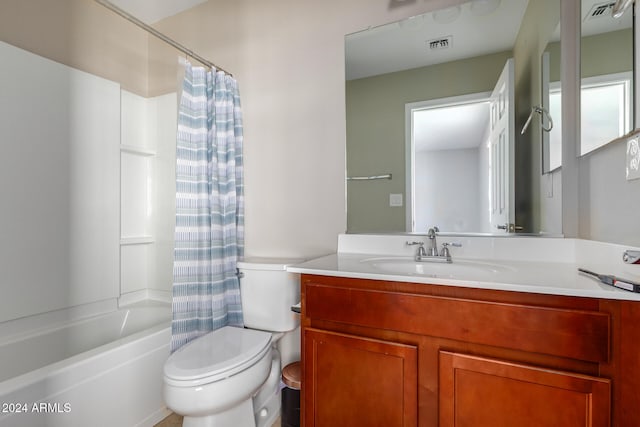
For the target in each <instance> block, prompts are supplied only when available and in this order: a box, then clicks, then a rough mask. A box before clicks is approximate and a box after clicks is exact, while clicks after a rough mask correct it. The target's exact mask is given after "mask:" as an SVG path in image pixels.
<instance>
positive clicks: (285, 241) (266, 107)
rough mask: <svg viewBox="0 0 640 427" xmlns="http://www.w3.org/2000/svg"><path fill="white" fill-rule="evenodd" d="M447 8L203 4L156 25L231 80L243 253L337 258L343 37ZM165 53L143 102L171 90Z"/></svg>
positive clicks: (362, 0)
mask: <svg viewBox="0 0 640 427" xmlns="http://www.w3.org/2000/svg"><path fill="white" fill-rule="evenodd" d="M392 3H393V4H398V5H401V6H399V7H391V6H390V5H391V4H392ZM405 3H406V4H405ZM452 3H456V1H455V0H454V1H452V0H430V1H425V2H409V1H407V2H390V1H389V0H349V1H339V0H328V1H314V2H308V1H298V0H273V1H268V2H264V1H252V0H236V1H232V2H213V1H209V2H206V3H204V4H202V5H200V6H198V7H196V8H194V9H191V10H189V11H186V12H184V13H181V14H179V15H177V16H175V17H172V18H168V19H167V20H164V21H162V22H160V23H158V24H157V25H156V28H158V29H159V30H161V31H163V32H164V33H166V34H168V35H169V36H171V37H173V38H175V39H176V40H179V41H180V42H182V43H183V44H185V45H187V46H189V48H191V49H193V50H194V51H196V52H198V53H199V54H200V55H202V56H204V57H207V58H209V59H211V60H213V61H214V62H216V63H218V64H220V65H221V66H222V67H224V68H225V69H227V70H229V71H230V72H232V73H233V75H234V77H235V78H236V79H237V80H238V82H239V85H240V92H241V98H242V103H243V109H244V131H245V133H244V136H245V184H246V193H245V195H246V253H247V255H249V256H261V255H263V256H294V257H313V256H317V255H320V254H324V253H328V252H333V251H335V250H336V247H337V235H338V233H341V232H344V231H345V229H346V212H345V209H346V208H345V206H346V204H345V138H346V136H345V135H346V124H345V77H344V72H345V64H344V36H345V35H346V34H348V33H352V32H355V31H360V30H362V29H365V28H367V27H369V26H375V25H380V24H383V23H387V22H390V21H395V20H399V19H402V18H406V17H409V16H413V15H416V14H419V13H423V12H426V11H429V10H433V9H437V8H440V7H442V6H443V5H446V4H452ZM457 3H459V2H457ZM165 49H166V48H165V47H164V46H162V43H161V42H157V41H155V40H153V39H150V44H149V56H150V61H151V64H153V65H152V66H150V67H149V68H150V76H149V91H150V94H158V93H165V92H166V91H169V90H172V89H170V88H171V87H175V74H176V70H175V66H174V64H175V62H176V60H175V57H176V53H175V52H169V53H167V52H166V50H165ZM163 64H164V65H166V66H167V69H166V70H163V69H162V65H163Z"/></svg>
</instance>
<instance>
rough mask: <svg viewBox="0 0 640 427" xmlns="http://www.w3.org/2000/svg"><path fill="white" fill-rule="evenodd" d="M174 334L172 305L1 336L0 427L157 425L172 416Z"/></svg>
mask: <svg viewBox="0 0 640 427" xmlns="http://www.w3.org/2000/svg"><path fill="white" fill-rule="evenodd" d="M40 323H43V322H40ZM23 329H24V328H23ZM170 336H171V307H170V304H167V303H160V302H154V301H145V302H141V303H137V304H133V305H131V306H129V307H125V308H121V309H118V310H113V311H111V312H107V313H104V314H101V315H98V316H89V317H84V318H81V319H77V320H73V321H59V322H52V324H49V325H42V324H40V325H37V327H34V325H30V328H28V330H23V331H19V333H17V332H16V331H15V330H10V331H8V332H7V331H0V338H1V339H0V343H2V344H1V345H0V405H2V406H1V407H0V426H1V427H9V426H11V427H22V426H24V427H39V426H43V427H44V426H46V427H58V426H60V427H62V426H64V427H76V426H77V427H81V426H82V427H86V426H91V427H94V426H95V427H100V426H105V427H107V426H108V427H114V426H119V427H128V426H153V425H154V424H155V423H156V422H158V421H159V420H161V419H162V418H164V417H165V416H166V415H168V414H169V411H168V410H167V408H166V407H165V406H164V402H163V398H162V367H163V365H164V362H165V360H166V359H167V357H168V355H169V341H170Z"/></svg>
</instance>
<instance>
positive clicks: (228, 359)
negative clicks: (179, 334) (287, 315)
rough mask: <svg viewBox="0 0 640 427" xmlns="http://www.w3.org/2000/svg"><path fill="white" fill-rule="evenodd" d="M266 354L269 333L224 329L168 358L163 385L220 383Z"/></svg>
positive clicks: (269, 346)
mask: <svg viewBox="0 0 640 427" xmlns="http://www.w3.org/2000/svg"><path fill="white" fill-rule="evenodd" d="M270 350H271V334H270V333H269V332H264V331H257V330H253V329H244V328H238V327H232V326H225V327H222V328H220V329H217V330H215V331H213V332H210V333H208V334H206V335H203V336H201V337H199V338H196V339H194V340H193V341H191V342H189V343H188V344H186V345H184V346H183V347H182V348H180V349H178V350H177V351H176V352H175V353H173V354H172V355H171V356H169V358H168V359H167V362H166V363H165V365H164V377H165V382H166V383H167V384H168V385H172V386H176V387H193V386H196V385H203V384H209V383H212V382H216V381H220V380H222V379H224V378H228V377H230V376H232V375H234V374H237V373H238V372H242V371H244V370H246V369H247V368H249V367H251V366H252V365H254V364H255V363H256V362H257V361H259V360H261V359H262V358H263V357H264V356H265V354H267V353H268V352H269V351H270Z"/></svg>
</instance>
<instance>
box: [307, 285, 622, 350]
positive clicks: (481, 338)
mask: <svg viewBox="0 0 640 427" xmlns="http://www.w3.org/2000/svg"><path fill="white" fill-rule="evenodd" d="M304 286H305V295H306V297H305V316H306V317H307V318H310V319H319V320H328V321H335V322H341V323H348V324H353V325H360V326H366V327H372V328H378V329H387V330H394V331H401V332H408V333H414V334H418V335H428V336H434V337H441V338H448V339H454V340H459V341H465V342H471V343H477V344H484V345H491V346H498V347H504V348H510V349H515V350H521V351H526V352H535V353H541V354H548V355H552V356H559V357H567V358H572V359H576V360H583V361H588V362H606V361H608V360H609V348H610V326H609V324H610V319H609V315H608V314H606V313H600V312H596V311H583V310H571V309H565V308H548V307H539V306H529V305H520V304H505V303H498V302H491V301H476V300H466V299H458V298H449V297H438V296H430V295H417V294H407V293H397V292H386V291H380V290H365V289H356V288H349V287H342V286H340V287H337V286H327V285H322V284H318V283H305V285H304Z"/></svg>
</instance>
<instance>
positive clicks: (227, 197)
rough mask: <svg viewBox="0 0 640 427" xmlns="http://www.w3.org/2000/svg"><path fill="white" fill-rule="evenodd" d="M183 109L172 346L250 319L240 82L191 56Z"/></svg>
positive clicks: (178, 148) (179, 137)
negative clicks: (244, 295)
mask: <svg viewBox="0 0 640 427" xmlns="http://www.w3.org/2000/svg"><path fill="white" fill-rule="evenodd" d="M178 114H179V117H178V133H177V143H176V145H177V146H176V229H175V248H174V265H173V303H172V309H173V321H172V327H171V329H172V338H171V351H172V352H173V351H175V350H176V349H178V348H179V347H181V346H182V345H184V344H186V343H187V342H189V341H190V340H192V339H194V338H197V337H198V336H200V335H203V334H205V333H207V332H209V331H212V330H215V329H218V328H220V327H222V326H225V325H234V326H242V306H241V304H240V285H239V280H238V276H237V273H236V272H237V270H236V269H237V261H238V259H241V257H242V255H243V250H244V192H243V167H242V142H243V139H242V111H241V108H240V95H239V91H238V85H237V82H236V81H235V80H234V79H233V78H232V77H231V76H229V75H227V74H225V73H223V72H222V71H217V72H216V71H215V70H212V71H208V70H206V69H205V68H202V67H192V66H191V64H189V63H187V65H186V70H185V77H184V82H183V87H182V96H181V99H180V107H179V113H178Z"/></svg>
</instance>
